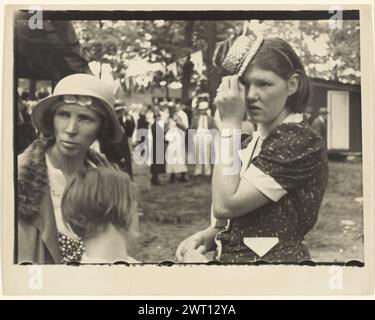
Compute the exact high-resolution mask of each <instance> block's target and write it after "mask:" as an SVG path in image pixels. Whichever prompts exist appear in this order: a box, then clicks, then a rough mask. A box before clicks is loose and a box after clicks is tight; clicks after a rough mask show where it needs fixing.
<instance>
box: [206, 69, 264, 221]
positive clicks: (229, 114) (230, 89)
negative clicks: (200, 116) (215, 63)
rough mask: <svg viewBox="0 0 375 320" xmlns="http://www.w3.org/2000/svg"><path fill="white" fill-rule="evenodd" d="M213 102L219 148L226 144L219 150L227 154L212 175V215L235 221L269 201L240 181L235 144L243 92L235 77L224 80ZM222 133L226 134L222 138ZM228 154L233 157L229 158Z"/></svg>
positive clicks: (237, 149)
mask: <svg viewBox="0 0 375 320" xmlns="http://www.w3.org/2000/svg"><path fill="white" fill-rule="evenodd" d="M215 102H216V105H217V107H218V110H219V112H220V115H221V118H222V125H221V128H222V129H221V132H222V135H221V139H220V144H223V143H224V142H228V144H227V145H226V146H223V145H221V148H222V147H226V148H228V150H221V151H225V152H221V154H220V157H219V159H218V162H217V163H216V164H215V167H214V171H213V178H212V201H213V208H214V215H215V217H216V218H219V219H228V218H236V217H239V216H242V215H244V214H247V213H249V212H251V211H253V210H255V209H257V208H260V207H262V206H264V205H265V204H267V203H268V202H270V201H271V200H270V199H269V198H267V197H266V196H265V195H264V194H262V193H261V192H260V191H259V190H258V189H257V188H256V187H255V186H254V185H253V184H252V183H251V182H250V181H248V180H246V179H241V178H240V163H239V158H238V154H237V152H238V151H239V144H240V140H239V139H237V141H236V139H235V130H241V128H242V120H243V117H244V114H245V88H244V87H243V86H242V84H240V83H239V81H238V77H237V76H233V77H224V78H223V80H222V83H221V85H220V88H219V91H218V95H217V97H216V100H215ZM224 130H226V134H227V135H226V136H225V137H224V136H223V133H224V132H225V131H224ZM238 138H239V136H238ZM234 143H237V144H238V145H234ZM229 152H233V154H232V155H229ZM224 155H227V156H224ZM223 156H224V157H223ZM224 158H226V159H224ZM228 160H229V161H228Z"/></svg>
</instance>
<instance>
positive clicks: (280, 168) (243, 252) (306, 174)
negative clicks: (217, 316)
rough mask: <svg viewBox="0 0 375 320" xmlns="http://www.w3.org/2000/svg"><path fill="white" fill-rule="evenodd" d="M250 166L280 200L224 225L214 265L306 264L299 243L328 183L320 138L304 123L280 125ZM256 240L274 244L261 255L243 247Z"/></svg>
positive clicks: (305, 253) (315, 215)
mask: <svg viewBox="0 0 375 320" xmlns="http://www.w3.org/2000/svg"><path fill="white" fill-rule="evenodd" d="M253 139H254V138H253ZM250 165H251V166H252V167H253V168H254V169H255V170H258V169H259V170H260V171H259V170H258V171H259V172H262V173H263V174H265V175H267V176H269V177H271V178H272V180H274V181H276V183H277V185H279V186H281V189H282V190H283V191H284V194H283V195H282V196H280V197H279V199H278V200H276V201H275V200H274V201H271V202H269V203H268V204H267V205H265V206H263V207H260V208H258V209H256V210H254V211H252V212H250V213H248V214H246V215H243V216H241V217H238V218H235V219H231V220H228V222H227V225H226V229H225V230H224V231H221V232H219V233H218V235H217V237H216V243H217V244H218V249H217V250H216V255H215V259H216V260H219V261H220V262H222V263H249V262H255V261H259V260H262V261H267V262H285V263H288V262H291V263H295V262H301V261H304V260H309V259H310V254H309V251H308V249H307V247H306V246H305V245H304V244H303V240H304V237H305V235H306V234H307V233H308V232H309V231H310V230H311V228H312V227H313V226H314V225H315V223H316V221H317V218H318V213H319V208H320V205H321V202H322V199H323V195H324V192H325V189H326V186H327V179H328V160H327V153H326V147H325V143H324V142H323V140H322V138H321V137H320V136H319V135H318V134H317V133H316V132H315V131H314V130H312V129H311V127H310V126H309V125H308V124H307V123H306V122H305V121H302V122H298V123H295V122H293V123H282V124H280V125H278V126H277V127H276V128H274V129H273V130H272V131H271V132H270V134H269V135H268V136H267V137H265V138H264V140H263V142H262V144H261V148H260V151H259V154H258V155H257V156H255V157H254V158H252V159H251V160H250V163H248V164H246V166H247V167H246V168H249V166H250ZM255 185H256V184H255ZM254 238H255V242H256V240H259V239H256V238H264V239H265V240H264V241H266V239H276V240H275V242H273V243H271V245H270V248H269V250H267V251H266V252H265V254H262V255H260V254H259V253H257V252H256V251H257V250H252V249H251V248H250V247H251V246H249V245H248V243H247V241H246V240H247V239H249V242H251V241H253V240H254ZM258 243H259V241H258Z"/></svg>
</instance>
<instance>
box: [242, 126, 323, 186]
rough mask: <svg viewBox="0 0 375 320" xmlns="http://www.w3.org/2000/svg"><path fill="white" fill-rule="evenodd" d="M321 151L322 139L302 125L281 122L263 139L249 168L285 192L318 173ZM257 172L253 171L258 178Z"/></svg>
mask: <svg viewBox="0 0 375 320" xmlns="http://www.w3.org/2000/svg"><path fill="white" fill-rule="evenodd" d="M322 148H324V143H323V140H322V139H321V137H320V136H319V135H318V134H316V133H315V132H314V131H313V130H312V129H311V128H310V127H308V126H307V125H306V124H303V123H298V124H296V123H288V124H287V123H285V124H281V125H280V126H279V127H277V128H275V129H274V130H273V131H272V132H271V133H270V135H269V136H268V137H267V138H266V139H265V140H264V142H263V145H262V149H261V151H260V153H259V155H258V157H257V158H255V159H254V161H253V162H252V165H254V166H255V167H256V168H257V169H259V170H260V171H261V172H263V173H264V175H265V176H269V177H271V178H272V180H274V181H275V182H276V183H277V184H278V185H279V186H281V187H282V189H284V190H285V191H286V192H288V191H290V190H293V189H296V188H298V187H299V186H301V185H303V184H304V183H305V182H306V181H308V180H309V179H312V178H313V177H314V176H315V174H316V172H317V170H320V168H321V162H322ZM259 170H254V171H256V172H257V173H258V176H261V175H260V174H259ZM248 178H249V177H248ZM277 184H274V186H275V185H277Z"/></svg>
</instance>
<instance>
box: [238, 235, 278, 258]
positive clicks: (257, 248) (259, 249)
mask: <svg viewBox="0 0 375 320" xmlns="http://www.w3.org/2000/svg"><path fill="white" fill-rule="evenodd" d="M243 242H244V244H245V245H246V246H247V247H248V248H250V249H251V250H253V251H254V252H255V253H256V254H257V255H258V256H259V257H263V256H264V255H265V254H266V253H267V252H269V251H270V250H271V249H272V248H273V247H274V246H275V245H277V244H278V243H279V238H273V237H255V238H247V237H246V238H243Z"/></svg>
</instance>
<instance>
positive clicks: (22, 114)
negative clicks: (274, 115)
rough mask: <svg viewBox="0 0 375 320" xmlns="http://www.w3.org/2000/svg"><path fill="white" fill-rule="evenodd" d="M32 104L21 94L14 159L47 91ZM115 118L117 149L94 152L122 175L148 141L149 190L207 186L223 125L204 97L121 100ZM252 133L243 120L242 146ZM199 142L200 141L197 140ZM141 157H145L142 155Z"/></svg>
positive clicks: (317, 121)
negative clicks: (175, 145) (177, 145)
mask: <svg viewBox="0 0 375 320" xmlns="http://www.w3.org/2000/svg"><path fill="white" fill-rule="evenodd" d="M35 96H36V97H35V98H31V97H30V95H29V93H28V92H27V91H23V92H22V93H21V94H20V96H19V98H18V121H17V128H18V129H17V130H18V135H17V154H20V153H22V152H23V151H24V150H25V149H26V147H27V146H28V145H30V144H31V142H32V141H34V140H35V138H36V137H37V136H38V131H37V130H36V129H35V128H34V127H33V125H32V123H31V117H30V114H31V112H32V109H33V106H35V105H36V104H37V103H38V101H40V100H41V99H43V98H45V97H46V96H48V92H47V91H46V90H42V91H39V92H37V93H36V95H35ZM115 112H116V115H117V117H118V120H119V122H120V124H121V127H122V128H123V131H124V134H123V137H122V140H121V141H120V142H119V143H116V144H113V143H108V141H105V140H103V141H96V142H95V143H94V144H93V146H92V147H93V148H94V149H95V150H96V151H98V152H101V153H103V154H104V155H105V156H106V157H107V158H108V160H109V161H111V162H113V163H115V164H116V165H117V166H118V167H119V168H120V169H121V170H123V171H125V172H126V173H128V174H129V175H130V177H131V178H132V179H133V167H132V162H133V161H132V150H133V148H134V147H135V146H137V145H139V144H140V143H144V142H145V140H146V139H150V145H151V146H152V162H151V163H150V174H151V179H150V182H151V185H155V186H158V185H161V184H162V181H161V179H160V175H162V174H168V175H169V182H170V183H174V182H177V181H178V182H188V181H190V180H193V181H199V182H201V181H205V182H210V181H211V175H212V166H213V165H212V163H213V161H212V159H211V157H212V156H214V155H213V154H212V152H211V150H212V143H213V137H212V134H211V133H210V130H212V129H216V130H220V128H221V119H220V115H219V113H218V112H216V111H215V112H212V110H211V109H210V108H209V103H208V94H204V93H203V94H199V95H197V96H196V97H194V98H193V100H192V101H190V103H189V104H182V103H180V102H179V101H177V100H173V99H170V100H167V99H160V100H159V101H158V100H156V101H155V102H154V103H153V104H147V105H141V106H138V107H137V108H131V107H130V106H129V105H128V104H126V103H125V101H124V100H122V99H117V100H116V101H115ZM305 119H306V120H307V121H308V122H309V123H310V125H311V126H312V127H313V128H314V129H315V130H316V131H317V132H319V133H320V134H321V135H322V136H323V138H324V136H325V130H326V125H325V120H324V118H323V117H322V115H319V114H318V115H317V116H316V115H315V113H314V112H311V110H309V109H308V110H307V111H306V113H305ZM141 129H145V130H148V131H149V134H148V135H147V136H145V135H142V134H140V132H141ZM189 129H194V130H195V131H193V132H196V135H195V136H194V137H191V138H192V139H191V141H192V142H193V149H194V152H193V153H194V154H193V155H189V154H188V148H186V147H187V146H188V144H189V142H190V141H189ZM171 130H177V132H178V133H179V137H180V142H181V150H180V152H179V154H183V156H184V159H178V160H179V161H177V163H169V162H171V161H168V159H170V158H171V157H173V153H174V150H173V149H172V148H171V147H170V144H171V142H172V140H173V139H174V137H175V135H173V134H171ZM255 130H256V125H255V124H253V123H252V122H251V121H250V118H249V117H248V115H247V114H245V117H244V119H243V123H242V133H241V141H245V140H246V139H248V138H251V137H252V135H253V132H254V131H255ZM157 131H159V133H160V134H159V136H163V137H164V140H163V141H162V142H161V143H163V144H164V148H163V150H165V152H164V154H163V155H158V156H157V152H156V150H157V144H158V143H160V142H157V139H156V136H157ZM197 136H199V137H200V138H199V139H197ZM143 152H144V151H143ZM189 156H193V157H195V159H194V160H193V161H192V163H193V168H192V170H189V169H188V165H187V164H188V163H190V162H189V161H188V158H189Z"/></svg>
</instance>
